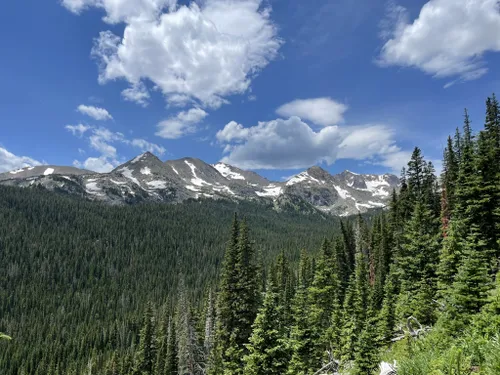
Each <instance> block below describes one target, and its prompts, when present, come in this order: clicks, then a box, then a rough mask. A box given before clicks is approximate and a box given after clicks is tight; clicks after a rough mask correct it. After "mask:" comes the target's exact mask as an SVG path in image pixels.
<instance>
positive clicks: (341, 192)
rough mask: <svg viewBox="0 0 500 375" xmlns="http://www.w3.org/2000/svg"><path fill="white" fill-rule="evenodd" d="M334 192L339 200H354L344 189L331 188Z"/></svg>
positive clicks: (338, 187)
mask: <svg viewBox="0 0 500 375" xmlns="http://www.w3.org/2000/svg"><path fill="white" fill-rule="evenodd" d="M333 187H334V188H335V190H337V193H338V194H339V196H340V198H342V199H348V198H349V199H354V198H353V197H352V195H351V194H350V193H349V192H348V191H347V190H345V189H342V188H341V187H340V186H336V185H334V186H333Z"/></svg>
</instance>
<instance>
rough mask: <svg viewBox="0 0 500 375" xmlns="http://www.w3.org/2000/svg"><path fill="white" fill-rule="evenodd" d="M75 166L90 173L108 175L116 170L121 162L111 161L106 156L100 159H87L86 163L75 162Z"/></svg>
mask: <svg viewBox="0 0 500 375" xmlns="http://www.w3.org/2000/svg"><path fill="white" fill-rule="evenodd" d="M73 165H74V166H75V167H77V168H83V169H88V170H90V171H94V172H99V173H107V172H110V171H112V170H113V169H115V168H116V167H117V166H118V165H120V162H119V161H118V160H116V159H109V158H106V157H104V156H101V157H98V158H87V159H86V160H85V161H83V163H82V162H80V161H78V160H75V161H73Z"/></svg>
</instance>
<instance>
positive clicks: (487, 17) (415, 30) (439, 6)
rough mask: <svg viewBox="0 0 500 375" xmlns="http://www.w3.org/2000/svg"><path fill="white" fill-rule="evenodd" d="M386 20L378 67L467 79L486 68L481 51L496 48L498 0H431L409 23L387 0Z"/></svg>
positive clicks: (499, 44) (499, 30) (499, 28)
mask: <svg viewBox="0 0 500 375" xmlns="http://www.w3.org/2000/svg"><path fill="white" fill-rule="evenodd" d="M389 20H392V27H389V28H388V25H389V24H391V21H389V23H387V22H386V23H385V24H384V30H383V33H382V36H383V37H384V38H385V39H386V43H385V45H384V46H383V48H382V51H381V54H380V57H379V63H380V64H381V65H383V66H389V65H396V66H405V67H414V68H418V69H420V70H422V71H424V72H425V73H427V74H431V75H433V76H434V77H437V78H443V77H457V79H458V80H460V81H466V80H473V79H477V78H479V77H481V76H482V75H484V74H485V73H486V72H487V71H488V69H487V68H486V66H485V65H486V63H485V61H484V58H483V55H484V54H485V53H486V52H488V51H492V52H500V38H498V35H500V6H499V3H498V0H430V1H429V2H427V3H426V4H425V5H424V6H423V7H422V9H421V10H420V14H419V16H418V18H417V19H415V20H414V21H413V22H409V21H408V13H407V11H406V10H405V9H404V8H403V7H401V6H397V5H395V4H394V3H392V6H391V7H390V9H389ZM454 82H456V81H454ZM454 82H451V83H449V84H447V85H446V87H449V86H450V85H451V84H453V83H454Z"/></svg>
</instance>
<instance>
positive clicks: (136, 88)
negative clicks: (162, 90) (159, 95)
mask: <svg viewBox="0 0 500 375" xmlns="http://www.w3.org/2000/svg"><path fill="white" fill-rule="evenodd" d="M122 97H123V99H125V100H127V101H129V102H134V103H137V104H139V105H141V106H143V107H147V106H148V104H149V102H148V101H149V98H150V95H149V92H148V89H147V88H146V86H145V85H144V84H143V83H142V82H139V83H134V84H132V85H131V87H129V88H128V89H125V90H123V91H122Z"/></svg>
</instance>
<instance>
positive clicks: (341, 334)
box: [0, 96, 500, 375]
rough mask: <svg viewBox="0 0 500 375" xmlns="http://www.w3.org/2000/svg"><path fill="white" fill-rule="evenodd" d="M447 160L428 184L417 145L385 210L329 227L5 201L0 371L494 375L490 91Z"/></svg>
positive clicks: (172, 210)
mask: <svg viewBox="0 0 500 375" xmlns="http://www.w3.org/2000/svg"><path fill="white" fill-rule="evenodd" d="M443 164H444V166H443V172H442V175H441V176H440V178H438V177H437V176H436V173H435V170H434V167H433V165H432V163H430V162H427V161H426V160H425V159H424V157H423V155H422V153H421V151H420V149H419V148H415V150H414V152H413V155H412V157H411V160H410V161H409V163H408V167H407V168H406V169H405V170H403V172H402V175H401V181H400V182H401V190H400V192H399V193H396V192H394V193H393V196H392V202H391V206H390V209H388V210H387V211H386V212H383V213H380V214H379V215H377V216H375V217H373V218H371V219H369V220H368V218H364V217H362V216H358V217H356V218H354V219H353V220H346V221H343V222H342V223H340V224H339V223H337V222H335V221H331V220H329V219H325V218H322V217H318V216H314V215H312V216H301V215H292V214H285V213H282V214H278V213H276V212H272V211H266V210H264V211H263V210H261V209H257V208H255V206H251V205H240V206H235V205H234V204H231V203H222V202H211V201H206V202H201V203H198V202H190V203H188V204H185V205H178V206H171V207H165V206H162V207H158V206H156V207H153V206H144V207H132V208H111V207H104V206H100V205H94V204H90V203H85V202H82V201H78V200H72V199H69V198H61V197H55V196H53V195H51V194H48V193H46V192H44V191H34V190H30V191H26V190H15V189H2V190H0V193H1V198H0V202H1V203H0V214H1V215H2V216H1V227H0V228H1V229H0V241H1V242H0V246H1V258H0V264H1V279H0V280H1V289H0V290H1V293H2V295H1V305H0V308H1V310H0V319H1V320H0V331H2V332H5V333H7V334H9V335H10V336H12V337H13V339H12V340H11V341H5V342H2V343H0V345H1V346H0V347H1V350H2V352H1V357H0V358H1V365H0V371H1V372H2V374H3V373H6V374H9V375H14V374H15V375H18V374H50V375H62V374H103V375H108V374H109V375H116V374H119V375H160V374H161V375H173V374H178V375H187V374H190V375H198V374H209V375H273V374H276V375H278V374H280V375H281V374H288V375H318V374H333V373H335V372H337V373H340V374H344V375H347V374H350V375H370V374H375V373H378V366H379V363H380V361H382V360H385V361H387V362H390V363H393V361H394V360H396V361H397V363H396V368H397V373H398V374H402V375H420V374H422V375H429V374H433V375H438V374H443V375H451V374H454V375H465V374H484V375H498V374H500V354H499V353H500V342H499V340H500V276H498V274H499V259H500V110H499V104H498V101H497V100H496V98H495V97H494V96H493V97H491V98H489V99H488V100H487V103H486V121H485V126H484V128H483V129H481V130H480V131H476V132H475V131H473V130H472V128H471V122H470V120H469V117H468V114H467V112H466V113H465V118H464V125H463V128H462V129H461V130H457V132H456V134H455V135H454V137H450V138H449V139H448V143H447V147H446V150H445V151H444V163H443ZM235 210H236V211H239V214H238V215H233V212H234V211H235ZM222 248H224V249H225V252H224V259H223V261H221V259H222V253H223V251H222ZM299 253H300V257H299ZM297 260H298V261H297ZM217 270H220V272H217Z"/></svg>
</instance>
